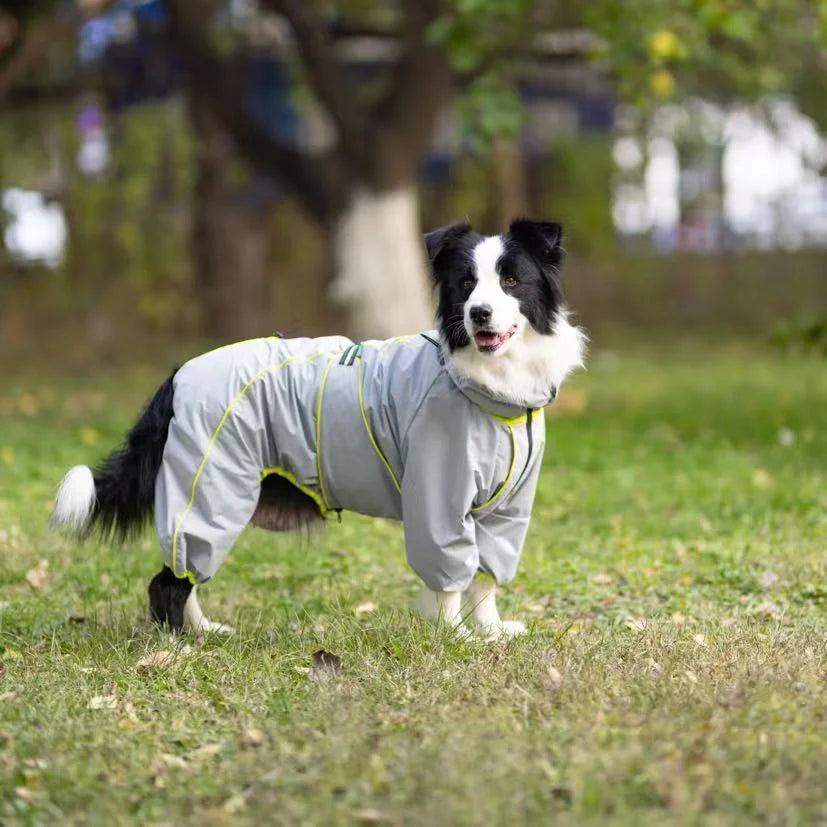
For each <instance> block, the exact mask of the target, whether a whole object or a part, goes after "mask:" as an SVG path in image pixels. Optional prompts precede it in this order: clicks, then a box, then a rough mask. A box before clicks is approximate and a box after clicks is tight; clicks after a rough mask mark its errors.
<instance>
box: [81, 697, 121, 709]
mask: <svg viewBox="0 0 827 827" xmlns="http://www.w3.org/2000/svg"><path fill="white" fill-rule="evenodd" d="M117 705H118V699H117V698H116V697H115V696H114V695H93V696H92V697H91V698H90V699H89V703H88V704H86V708H87V709H115V707H116V706H117Z"/></svg>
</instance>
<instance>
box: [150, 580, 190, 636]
mask: <svg viewBox="0 0 827 827" xmlns="http://www.w3.org/2000/svg"><path fill="white" fill-rule="evenodd" d="M194 593H195V586H193V584H192V583H190V581H189V580H185V579H182V578H180V577H176V576H175V575H174V574H173V572H172V569H171V568H170V567H169V566H164V567H163V568H162V569H161V571H159V572H158V574H156V575H155V577H153V578H152V580H150V581H149V613H150V614H151V615H152V619H153V620H154V621H155V622H156V623H160V624H161V625H162V626H168V627H169V629H170V631H171V632H181V631H183V629H184V607H185V606H186V605H187V601H188V600H189V597H190V595H191V594H194Z"/></svg>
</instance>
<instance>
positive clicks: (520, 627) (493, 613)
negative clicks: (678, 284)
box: [462, 577, 526, 640]
mask: <svg viewBox="0 0 827 827" xmlns="http://www.w3.org/2000/svg"><path fill="white" fill-rule="evenodd" d="M462 614H463V615H467V616H470V617H471V622H472V623H473V624H474V626H475V627H476V629H477V630H478V631H479V632H480V634H481V635H482V636H483V637H484V638H485V639H486V640H499V639H501V638H510V637H516V636H517V635H523V634H525V632H526V626H525V623H522V622H521V621H519V620H502V619H501V618H500V613H499V612H498V611H497V584H496V583H495V582H494V581H493V580H490V579H489V578H487V577H478V578H477V579H475V580H473V581H472V583H471V585H470V586H469V587H468V588H467V589H466V590H465V591H464V592H463V593H462Z"/></svg>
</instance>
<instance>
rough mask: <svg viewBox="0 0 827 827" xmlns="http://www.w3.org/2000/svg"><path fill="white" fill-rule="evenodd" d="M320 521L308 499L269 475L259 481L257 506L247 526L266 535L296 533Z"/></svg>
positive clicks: (285, 480)
mask: <svg viewBox="0 0 827 827" xmlns="http://www.w3.org/2000/svg"><path fill="white" fill-rule="evenodd" d="M321 519H322V513H321V511H320V510H319V505H318V503H316V502H315V500H313V498H312V497H308V496H307V494H305V493H304V492H303V491H301V490H300V489H298V488H296V486H295V485H293V483H292V482H290V480H288V479H285V478H284V477H281V476H279V475H278V474H269V475H268V476H266V477H265V478H264V479H263V480H262V481H261V492H260V493H259V495H258V505H257V506H256V510H255V513H254V514H253V519H252V520H251V521H250V522H251V523H252V524H253V525H254V526H258V528H263V529H266V530H267V531H296V530H297V529H300V528H302V527H304V526H306V525H309V524H311V523H314V522H317V521H320V520H321Z"/></svg>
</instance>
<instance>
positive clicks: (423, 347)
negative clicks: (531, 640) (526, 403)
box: [156, 334, 554, 591]
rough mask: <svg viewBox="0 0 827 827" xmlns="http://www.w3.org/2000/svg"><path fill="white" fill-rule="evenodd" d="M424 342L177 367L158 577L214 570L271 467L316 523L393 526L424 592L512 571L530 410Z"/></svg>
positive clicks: (196, 576)
mask: <svg viewBox="0 0 827 827" xmlns="http://www.w3.org/2000/svg"><path fill="white" fill-rule="evenodd" d="M445 362H446V360H445V359H444V357H443V351H442V348H441V346H440V345H439V343H438V340H437V338H436V334H422V335H415V336H408V337H401V338H398V339H391V340H388V341H384V342H363V343H359V344H357V343H354V342H351V341H350V340H348V339H345V338H343V337H327V338H321V339H282V338H278V337H271V338H266V339H255V340H252V341H249V342H241V343H238V344H236V345H230V346H227V347H224V348H219V349H218V350H215V351H212V352H211V353H207V354H204V355H203V356H199V357H197V358H196V359H193V360H192V361H190V362H188V363H187V364H185V365H184V366H183V367H182V368H181V369H180V370H179V371H178V373H177V374H176V375H175V379H174V402H173V408H174V415H173V419H172V421H171V423H170V427H169V435H168V439H167V443H166V446H165V450H164V459H163V462H162V466H161V470H160V472H159V474H158V478H157V484H156V485H157V491H156V495H157V496H156V504H157V505H156V522H157V527H158V531H159V535H160V538H161V544H162V547H163V551H164V555H165V558H166V561H167V563H168V564H169V566H170V567H171V568H172V570H173V571H174V572H175V573H176V574H177V575H179V576H182V577H183V576H188V577H190V578H191V579H192V580H193V581H195V582H203V581H205V580H208V579H209V578H210V577H212V575H213V574H214V573H215V572H216V570H217V569H218V567H219V566H220V565H221V563H222V562H223V560H224V559H225V557H226V556H227V554H228V553H229V551H230V548H231V547H232V545H233V544H234V543H235V541H236V539H237V538H238V536H239V534H240V533H241V531H242V530H243V529H244V527H245V526H246V525H247V524H248V523H249V522H250V519H251V518H252V516H253V513H254V511H255V508H256V505H257V503H258V496H259V491H260V484H261V479H262V478H263V477H264V476H266V475H268V474H279V475H281V476H283V477H285V478H286V479H288V480H290V482H292V483H293V484H294V485H296V486H297V487H298V488H300V489H301V490H302V491H303V492H304V493H305V494H307V495H308V496H309V497H311V498H312V499H313V500H314V501H315V502H316V503H317V504H318V506H319V509H320V511H321V512H322V513H323V514H327V513H329V512H330V511H334V510H335V511H338V510H346V511H356V512H359V513H361V514H367V515H370V516H376V517H391V518H395V519H400V520H402V521H403V525H404V533H405V545H406V549H407V556H408V561H409V563H410V565H411V567H412V568H413V569H414V570H415V571H416V572H417V574H419V576H420V577H421V578H422V580H423V581H424V582H425V584H426V585H427V586H428V587H429V588H431V589H433V590H435V591H461V590H464V589H465V588H467V586H468V585H469V583H470V581H471V580H472V579H473V577H474V576H475V575H476V574H477V573H479V572H483V573H485V574H487V575H490V576H491V577H493V578H494V579H495V580H496V581H497V582H505V581H508V580H510V579H511V578H512V577H513V576H514V574H515V572H516V569H517V565H518V563H519V558H520V553H521V551H522V547H523V543H524V540H525V534H526V530H527V528H528V524H529V519H530V515H531V507H532V504H533V500H534V493H535V489H536V486H537V479H538V475H539V471H540V464H541V459H542V453H543V446H544V439H545V428H544V424H543V415H542V414H543V411H542V407H541V405H543V404H545V403H546V402H548V401H550V399H551V398H553V396H554V391H553V390H551V389H550V391H549V394H548V397H547V398H544V399H538V400H537V407H536V408H533V407H532V408H528V409H526V408H520V407H516V406H513V405H510V404H508V403H507V402H504V401H503V400H498V399H496V398H494V397H493V396H492V395H491V394H489V393H487V392H486V391H485V390H484V389H482V388H480V387H478V386H475V385H474V384H473V383H471V382H469V381H467V380H461V379H456V380H455V379H454V378H453V377H452V375H451V373H450V372H449V370H448V368H447V367H446V364H445Z"/></svg>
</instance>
